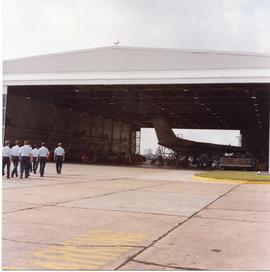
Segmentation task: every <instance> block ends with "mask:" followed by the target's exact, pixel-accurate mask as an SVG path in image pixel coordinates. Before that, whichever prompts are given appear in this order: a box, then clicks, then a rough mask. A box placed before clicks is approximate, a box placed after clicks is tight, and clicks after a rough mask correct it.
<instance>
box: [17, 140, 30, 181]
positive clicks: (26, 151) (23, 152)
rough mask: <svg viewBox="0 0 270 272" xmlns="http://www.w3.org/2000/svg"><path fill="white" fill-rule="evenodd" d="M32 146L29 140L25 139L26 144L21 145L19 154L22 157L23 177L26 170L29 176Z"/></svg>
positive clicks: (26, 174) (26, 176) (26, 175)
mask: <svg viewBox="0 0 270 272" xmlns="http://www.w3.org/2000/svg"><path fill="white" fill-rule="evenodd" d="M31 151H32V147H31V146H30V142H29V141H28V140H26V141H24V146H23V147H21V149H20V152H19V155H20V158H21V176H20V178H21V179H22V178H23V173H24V172H25V178H28V177H29V166H30V163H31V161H32V154H31Z"/></svg>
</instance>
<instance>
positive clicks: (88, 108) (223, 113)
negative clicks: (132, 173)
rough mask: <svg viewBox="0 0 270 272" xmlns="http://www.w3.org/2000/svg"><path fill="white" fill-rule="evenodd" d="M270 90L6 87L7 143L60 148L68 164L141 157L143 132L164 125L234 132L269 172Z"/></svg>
mask: <svg viewBox="0 0 270 272" xmlns="http://www.w3.org/2000/svg"><path fill="white" fill-rule="evenodd" d="M269 94H270V84H266V83H249V84H248V83H245V84H241V83H234V84H232V83H231V84H153V85H150V84H147V85H146V84H141V85H135V84H132V85H47V86H46V85H42V86H33V85H31V86H30V85H29V86H9V87H8V96H7V107H6V108H7V111H6V124H5V125H6V127H5V138H8V139H10V140H12V141H14V140H17V139H21V140H23V139H30V140H31V141H32V143H39V142H41V141H45V142H46V143H47V145H48V147H49V148H52V147H53V146H55V144H56V143H57V142H58V141H62V142H63V143H64V145H65V147H66V149H67V151H68V152H67V153H68V154H69V155H68V157H67V158H68V159H69V160H70V161H80V160H81V154H82V152H87V153H88V154H98V155H99V156H104V157H106V156H108V154H112V153H118V154H119V153H121V154H123V156H124V154H126V153H130V154H135V153H136V152H138V145H139V143H138V141H139V138H138V135H139V134H138V131H139V130H140V128H142V127H153V121H154V120H155V118H159V117H162V118H165V119H166V120H167V121H168V122H169V124H170V126H171V127H172V128H182V129H230V130H231V129H234V130H236V129H237V130H240V131H241V134H242V145H243V146H244V147H245V148H246V150H248V151H249V152H250V153H252V154H253V156H254V157H256V158H257V159H258V160H260V161H261V162H263V163H264V165H265V168H266V169H267V161H268V150H269V146H268V145H269V140H268V133H269V96H270V95H269Z"/></svg>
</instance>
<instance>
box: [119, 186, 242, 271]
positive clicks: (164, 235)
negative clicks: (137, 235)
mask: <svg viewBox="0 0 270 272" xmlns="http://www.w3.org/2000/svg"><path fill="white" fill-rule="evenodd" d="M241 185H242V184H237V185H236V186H234V187H233V188H231V189H229V190H228V191H227V192H225V193H223V194H222V195H220V196H219V197H218V198H216V199H214V200H213V201H211V202H210V203H208V204H207V205H206V206H204V207H203V208H201V209H200V210H198V211H197V212H195V213H193V214H192V215H191V216H189V217H188V218H187V219H185V220H184V221H182V222H180V223H178V224H177V225H176V226H174V227H173V228H171V229H170V230H168V231H167V232H166V233H164V234H163V235H161V236H160V237H159V238H157V239H156V240H154V241H153V242H152V243H150V244H149V245H148V246H147V247H145V248H144V249H142V250H140V251H138V252H137V253H135V254H134V255H133V256H131V257H129V258H128V259H127V260H126V261H125V262H123V263H122V264H120V265H119V266H117V267H116V268H115V269H114V270H118V269H120V268H121V267H122V266H124V265H126V264H127V263H128V262H130V261H133V260H134V258H136V257H137V256H138V255H140V254H141V253H143V252H144V251H145V250H147V249H149V248H150V247H152V246H153V245H154V244H156V243H157V242H158V241H160V240H161V239H163V238H164V237H166V236H167V235H168V234H170V233H171V232H173V231H174V230H175V229H177V228H178V227H180V226H181V225H183V224H184V223H186V222H187V221H189V220H190V219H191V218H193V217H194V216H195V215H197V214H198V213H200V212H201V211H202V210H204V209H205V208H207V207H209V206H210V205H212V204H213V203H214V202H216V201H218V200H219V199H221V198H222V197H224V196H225V195H227V194H229V193H230V192H232V191H233V190H235V189H236V188H238V187H239V186H241Z"/></svg>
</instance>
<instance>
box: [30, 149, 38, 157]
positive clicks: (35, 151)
mask: <svg viewBox="0 0 270 272" xmlns="http://www.w3.org/2000/svg"><path fill="white" fill-rule="evenodd" d="M31 154H32V156H33V157H37V156H38V149H37V148H34V149H33V150H32V151H31Z"/></svg>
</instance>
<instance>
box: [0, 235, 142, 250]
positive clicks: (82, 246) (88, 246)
mask: <svg viewBox="0 0 270 272" xmlns="http://www.w3.org/2000/svg"><path fill="white" fill-rule="evenodd" d="M2 240H4V241H9V242H14V243H21V244H31V245H46V246H61V247H67V246H71V247H78V248H99V247H101V248H102V247H108V248H111V247H126V248H144V246H136V245H106V244H105V245H78V244H74V245H72V244H69V245H66V244H61V243H60V244H56V243H55V244H54V243H38V242H29V241H21V240H14V239H8V238H4V237H3V238H2Z"/></svg>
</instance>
